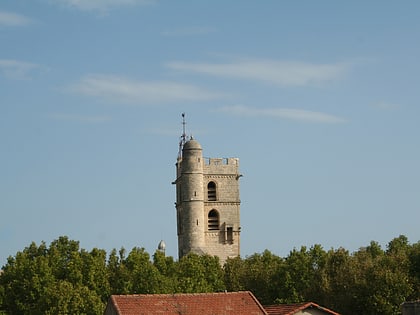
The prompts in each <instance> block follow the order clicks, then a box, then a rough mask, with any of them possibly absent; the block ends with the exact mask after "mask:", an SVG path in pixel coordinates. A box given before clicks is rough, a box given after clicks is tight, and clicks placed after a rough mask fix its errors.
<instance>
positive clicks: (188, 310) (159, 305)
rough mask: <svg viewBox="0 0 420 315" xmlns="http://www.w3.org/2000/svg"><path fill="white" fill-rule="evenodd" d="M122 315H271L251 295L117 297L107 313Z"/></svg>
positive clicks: (138, 295) (204, 294) (114, 297)
mask: <svg viewBox="0 0 420 315" xmlns="http://www.w3.org/2000/svg"><path fill="white" fill-rule="evenodd" d="M104 314H105V315H107V314H118V315H143V314H160V315H164V314H165V315H172V314H173V315H180V314H182V315H213V314H217V315H228V314H235V315H245V314H246V315H260V314H261V315H267V313H266V312H265V310H264V308H263V307H262V305H261V304H260V303H259V302H258V300H257V299H256V298H255V296H254V295H253V294H252V293H251V292H249V291H244V292H226V293H194V294H136V295H113V296H111V298H110V299H109V301H108V305H107V307H106V310H105V313H104Z"/></svg>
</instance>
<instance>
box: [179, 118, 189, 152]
mask: <svg viewBox="0 0 420 315" xmlns="http://www.w3.org/2000/svg"><path fill="white" fill-rule="evenodd" d="M181 116H182V135H181V139H180V141H179V151H178V158H181V157H182V148H183V147H184V144H185V143H186V142H187V134H186V132H185V125H186V124H187V123H186V122H185V113H182V114H181Z"/></svg>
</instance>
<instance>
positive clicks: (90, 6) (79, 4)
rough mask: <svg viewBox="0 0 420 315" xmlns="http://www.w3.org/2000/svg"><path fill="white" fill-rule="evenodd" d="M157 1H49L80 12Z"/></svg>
mask: <svg viewBox="0 0 420 315" xmlns="http://www.w3.org/2000/svg"><path fill="white" fill-rule="evenodd" d="M156 1H157V0H50V2H51V3H57V4H60V5H64V6H66V7H70V8H75V9H78V10H82V11H100V12H106V11H108V10H110V9H112V8H116V7H121V6H135V5H147V4H153V3H156Z"/></svg>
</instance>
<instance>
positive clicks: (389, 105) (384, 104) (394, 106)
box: [371, 101, 400, 110]
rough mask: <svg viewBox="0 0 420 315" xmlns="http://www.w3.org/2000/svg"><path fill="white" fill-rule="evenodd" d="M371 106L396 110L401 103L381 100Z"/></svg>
mask: <svg viewBox="0 0 420 315" xmlns="http://www.w3.org/2000/svg"><path fill="white" fill-rule="evenodd" d="M371 106H372V107H375V108H378V109H381V110H395V109H398V108H399V107H400V105H399V104H395V103H390V102H384V101H379V102H375V103H372V104H371Z"/></svg>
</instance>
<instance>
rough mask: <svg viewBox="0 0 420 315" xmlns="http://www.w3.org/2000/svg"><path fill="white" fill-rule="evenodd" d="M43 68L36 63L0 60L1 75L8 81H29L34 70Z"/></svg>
mask: <svg viewBox="0 0 420 315" xmlns="http://www.w3.org/2000/svg"><path fill="white" fill-rule="evenodd" d="M41 68H42V67H41V66H40V65H38V64H35V63H29V62H24V61H19V60H13V59H0V75H2V76H5V77H6V78H8V79H18V80H22V79H29V78H30V75H31V73H32V72H33V71H34V70H37V69H38V70H39V69H41Z"/></svg>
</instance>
